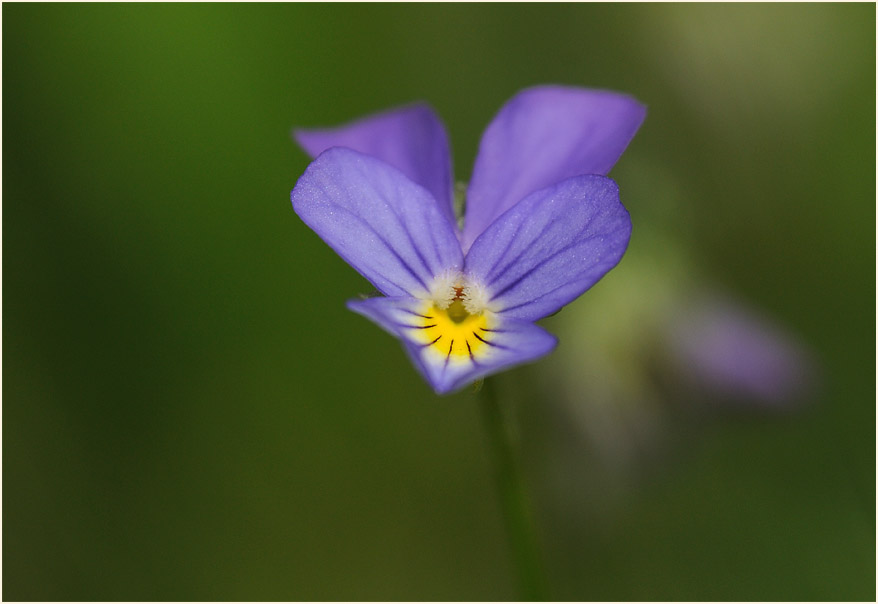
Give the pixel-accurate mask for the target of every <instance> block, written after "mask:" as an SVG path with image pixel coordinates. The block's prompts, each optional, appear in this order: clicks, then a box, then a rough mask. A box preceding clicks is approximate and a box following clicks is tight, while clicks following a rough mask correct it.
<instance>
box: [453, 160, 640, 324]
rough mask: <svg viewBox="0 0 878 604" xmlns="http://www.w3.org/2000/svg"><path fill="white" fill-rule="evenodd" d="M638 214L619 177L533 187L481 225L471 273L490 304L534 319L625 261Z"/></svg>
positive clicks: (471, 256) (470, 261)
mask: <svg viewBox="0 0 878 604" xmlns="http://www.w3.org/2000/svg"><path fill="white" fill-rule="evenodd" d="M630 235H631V219H630V218H629V216H628V211H627V210H626V209H625V207H624V206H623V205H622V204H621V202H620V201H619V189H618V187H617V186H616V183H615V182H613V181H612V180H611V179H609V178H607V177H605V176H596V175H586V176H575V177H573V178H569V179H567V180H565V181H562V182H560V183H558V184H557V185H554V186H552V187H548V188H545V189H541V190H539V191H537V192H536V193H532V194H531V195H528V196H527V197H526V198H525V199H523V200H522V201H521V202H520V203H518V204H517V205H516V206H514V207H513V208H512V209H511V210H509V211H508V212H506V213H505V214H503V216H501V217H500V218H499V219H498V220H496V221H495V222H494V223H492V224H491V226H490V227H488V229H487V230H486V231H485V232H484V233H482V234H481V235H480V236H479V238H478V239H476V241H475V243H473V246H472V248H471V249H470V251H469V253H468V254H467V256H466V269H465V271H466V273H467V274H469V275H471V276H472V277H473V278H474V279H475V280H476V281H478V282H480V283H481V284H482V285H483V286H484V287H485V289H486V290H487V297H488V300H489V302H488V305H489V308H491V309H492V310H495V311H497V312H500V313H503V314H504V315H506V316H510V317H515V318H518V319H524V320H526V321H535V320H537V319H540V318H542V317H545V316H547V315H550V314H552V313H553V312H556V311H557V310H559V309H560V308H561V307H562V306H564V305H565V304H567V303H568V302H571V301H572V300H574V299H575V298H577V297H579V295H580V294H582V293H583V292H584V291H585V290H587V289H588V288H590V287H591V286H592V285H594V284H595V283H597V281H598V280H599V279H600V278H601V277H603V276H604V275H605V274H606V273H607V271H609V270H610V269H611V268H613V267H614V266H616V264H618V262H619V260H621V259H622V254H624V253H625V249H626V248H627V247H628V239H629V237H630Z"/></svg>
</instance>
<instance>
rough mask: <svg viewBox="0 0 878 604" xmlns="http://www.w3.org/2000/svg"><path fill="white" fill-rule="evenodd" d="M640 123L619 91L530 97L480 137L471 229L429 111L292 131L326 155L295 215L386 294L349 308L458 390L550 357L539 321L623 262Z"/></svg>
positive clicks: (433, 377)
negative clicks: (628, 179)
mask: <svg viewBox="0 0 878 604" xmlns="http://www.w3.org/2000/svg"><path fill="white" fill-rule="evenodd" d="M644 116H645V108H644V106H643V105H641V104H640V103H638V102H637V101H635V100H634V99H632V98H631V97H628V96H625V95H621V94H617V93H613V92H608V91H601V90H587V89H581V88H572V87H562V86H539V87H535V88H530V89H526V90H523V91H522V92H520V93H518V94H517V95H515V96H514V97H513V98H512V99H510V100H509V101H508V102H507V103H506V104H505V105H504V106H503V107H502V108H501V109H500V112H499V113H498V114H497V115H496V116H495V117H494V119H493V120H492V121H491V123H490V124H489V125H488V128H487V130H486V131H485V133H484V134H483V136H482V140H481V144H480V146H479V153H478V156H477V158H476V162H475V166H474V168H473V173H472V179H471V181H470V183H469V187H468V189H467V192H466V210H465V215H464V217H463V218H464V219H463V225H462V228H461V229H459V228H458V226H457V225H458V220H457V217H456V216H455V211H454V193H453V191H454V189H453V182H454V180H453V178H452V169H451V155H450V151H449V146H448V138H447V135H446V133H445V129H444V127H443V126H442V123H441V122H440V120H439V118H438V117H437V116H436V114H435V113H434V112H433V111H432V109H431V108H430V107H428V106H427V105H424V104H416V105H411V106H407V107H402V108H397V109H393V110H390V111H388V112H386V113H382V114H378V115H373V116H370V117H366V118H364V119H361V120H359V121H356V122H353V123H350V124H348V125H345V126H341V127H339V128H335V129H328V130H310V129H309V130H296V131H295V132H294V136H295V139H296V141H297V142H298V143H299V144H300V145H301V146H302V148H304V149H305V151H306V152H308V153H309V154H310V155H311V156H312V157H316V159H315V160H314V161H313V162H312V163H311V164H310V165H309V166H308V168H307V170H305V173H304V174H303V175H302V176H301V178H299V181H298V182H297V183H296V186H295V188H294V189H293V191H292V194H291V197H292V202H293V208H294V209H295V211H296V213H297V214H298V215H299V216H300V217H301V219H302V220H303V221H304V222H305V224H307V225H308V226H309V227H311V228H312V229H313V230H314V231H315V232H316V233H317V234H318V235H319V236H320V237H321V238H322V239H323V240H324V241H325V242H326V243H327V244H329V246H330V247H331V248H332V249H334V250H335V251H336V252H337V253H338V254H339V255H340V256H341V257H342V258H344V259H345V260H346V261H347V262H348V264H350V265H351V266H352V267H354V268H355V269H356V270H357V271H358V272H359V273H360V274H361V275H363V276H364V277H365V278H366V279H368V280H369V281H370V282H371V283H372V284H373V285H374V286H375V287H376V288H377V289H378V290H379V291H380V292H381V293H382V294H384V296H385V297H376V298H369V299H365V300H352V301H349V302H348V308H350V309H351V310H353V311H354V312H357V313H359V314H362V315H364V316H365V317H367V318H369V319H371V320H372V321H374V322H375V323H377V324H378V325H379V326H380V327H382V328H383V329H385V330H386V331H388V332H389V333H390V334H392V335H393V336H395V337H397V338H399V339H400V340H401V341H402V343H403V346H404V347H405V350H406V352H407V353H408V355H409V357H410V358H411V360H412V362H413V363H414V364H415V366H416V367H417V368H418V370H419V371H420V372H421V373H422V374H423V376H424V377H425V378H426V380H427V381H428V382H429V383H430V385H431V386H432V387H433V389H434V390H435V391H436V392H437V393H440V394H442V393H446V392H450V391H452V390H455V389H457V388H460V387H461V386H463V385H465V384H467V383H469V382H471V381H473V380H476V379H478V378H480V377H484V376H486V375H488V374H492V373H495V372H497V371H500V370H502V369H506V368H508V367H511V366H513V365H517V364H520V363H524V362H528V361H533V360H535V359H537V358H539V357H541V356H543V355H545V354H548V353H549V352H551V351H552V349H554V347H555V345H556V344H557V340H556V339H555V337H554V336H553V335H551V334H549V333H548V332H546V331H545V330H543V329H542V328H541V327H539V326H537V325H535V324H534V322H535V321H537V320H538V319H541V318H543V317H545V316H547V315H550V314H552V313H555V312H557V311H558V310H559V309H560V308H561V307H562V306H564V305H565V304H567V303H568V302H571V301H572V300H574V299H575V298H577V297H578V296H579V295H580V294H582V293H583V292H585V291H586V290H587V289H589V288H590V287H591V286H592V285H594V284H595V283H596V282H597V281H598V280H599V279H600V278H601V277H602V276H603V275H604V274H606V273H607V271H609V270H610V269H612V268H613V267H614V266H616V264H617V263H618V262H619V260H620V259H621V258H622V254H623V253H624V252H625V249H626V247H627V245H628V239H629V236H630V233H631V221H630V219H629V216H628V212H627V211H626V209H625V207H624V206H623V205H622V204H621V202H620V201H619V190H618V187H617V186H616V183H615V182H613V181H612V180H611V179H609V178H607V177H606V176H605V175H606V174H607V173H608V172H609V170H610V168H612V167H613V164H615V163H616V160H618V158H619V156H620V155H621V154H622V152H623V151H624V149H625V147H626V146H627V145H628V143H629V142H630V141H631V139H632V137H633V136H634V133H635V132H636V131H637V128H638V127H639V126H640V124H641V122H642V121H643V119H644Z"/></svg>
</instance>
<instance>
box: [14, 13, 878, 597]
mask: <svg viewBox="0 0 878 604" xmlns="http://www.w3.org/2000/svg"><path fill="white" fill-rule="evenodd" d="M2 16H3V285H4V294H5V295H4V296H3V579H4V584H3V588H4V589H3V598H4V599H7V600H164V599H171V600H191V599H194V600H214V599H221V600H277V599H279V600H302V599H304V600H338V599H340V600H348V599H351V600H372V599H379V600H395V599H402V600H455V599H467V600H485V599H487V600H503V599H510V598H513V599H514V598H517V593H516V591H515V579H514V577H513V570H512V568H513V567H512V564H511V561H510V556H509V552H508V548H507V541H506V535H505V534H504V531H503V524H502V520H501V517H500V510H499V506H498V505H497V499H496V495H495V492H494V484H493V480H492V467H491V460H490V457H489V454H488V447H487V443H486V438H485V435H484V432H483V430H482V426H481V425H480V416H479V411H478V408H477V405H476V401H475V399H474V395H473V394H472V392H470V391H468V390H467V391H464V392H462V393H460V394H457V395H454V396H450V397H445V398H439V397H436V396H435V395H433V394H432V392H431V391H430V390H429V388H428V387H427V385H426V384H425V383H424V382H423V381H422V380H421V378H420V377H419V376H418V375H417V374H416V372H415V370H414V369H413V368H412V366H411V365H410V364H409V362H408V361H407V360H406V359H405V357H404V355H403V352H402V349H401V348H400V347H399V345H398V343H397V342H396V341H394V340H393V339H392V338H390V337H389V336H386V335H384V334H383V333H382V332H380V331H379V330H377V328H376V327H375V326H373V325H371V324H370V323H368V322H367V321H365V320H364V319H362V318H361V317H359V316H356V315H354V314H353V313H350V312H349V311H347V310H346V309H345V307H344V301H345V300H346V299H348V298H351V297H355V296H356V295H357V294H359V293H365V292H368V291H369V290H370V289H371V287H370V286H369V285H368V283H366V282H365V281H364V280H363V279H362V278H361V277H360V276H359V275H358V274H357V273H356V272H355V271H354V270H353V269H351V268H350V267H348V266H347V265H346V264H345V263H344V262H343V261H342V260H341V259H339V258H338V257H336V255H335V254H334V253H333V252H332V251H331V250H330V249H329V248H328V247H327V246H326V245H325V244H324V243H323V242H322V241H320V239H319V238H318V237H317V236H316V235H314V234H313V233H312V232H311V231H310V230H309V229H308V228H307V227H305V225H304V224H303V223H302V222H301V221H300V220H299V219H298V218H297V217H296V215H295V214H294V212H293V211H292V209H291V206H290V201H289V192H290V189H291V188H292V187H293V185H294V184H295V182H296V179H297V178H298V177H299V176H300V175H301V173H302V172H303V170H304V169H305V167H306V166H307V164H308V158H307V157H306V155H305V154H304V153H303V152H301V151H300V150H298V149H297V148H296V147H295V146H294V144H293V143H292V141H291V140H290V137H289V132H290V129H291V128H292V127H293V126H327V125H335V124H338V123H341V122H344V121H348V120H350V119H353V118H356V117H359V116H362V115H365V114H368V113H371V112H374V111H378V110H383V109H386V108H388V107H391V106H394V105H399V104H403V103H407V102H410V101H413V100H419V99H421V100H426V101H428V102H429V103H431V104H432V105H433V106H434V107H435V108H436V110H437V111H438V113H439V114H440V115H441V116H442V117H443V119H444V121H445V123H446V126H447V128H448V131H449V134H450V137H451V140H452V146H453V152H454V167H455V174H456V176H457V178H458V179H460V180H467V179H468V178H469V175H470V169H471V168H470V167H471V165H472V162H473V159H474V157H475V153H476V149H477V145H478V141H479V137H480V135H481V131H482V129H483V128H484V127H485V125H486V124H487V123H488V121H489V120H490V119H491V117H492V116H493V115H494V113H495V112H496V111H497V110H498V109H499V107H500V106H501V104H502V103H503V102H504V101H506V100H507V99H508V98H509V97H511V96H512V95H513V94H514V93H515V92H517V91H518V90H520V89H521V88H524V87H527V86H531V85H534V84H539V83H564V84H571V85H579V86H589V87H598V88H608V89H613V90H619V91H625V92H628V93H630V94H632V95H634V96H636V97H637V98H638V99H640V100H641V101H642V102H644V103H646V104H647V105H648V106H649V114H648V117H647V119H646V122H645V123H644V125H643V127H642V128H641V130H640V132H639V133H638V135H637V136H636V137H635V139H634V141H633V143H632V144H631V146H630V147H629V149H628V150H627V152H626V153H625V154H624V155H623V157H622V159H621V161H620V162H619V163H618V165H617V166H616V168H615V169H614V170H613V172H612V174H611V175H612V176H613V177H614V178H615V179H616V180H617V181H618V182H619V184H620V187H621V191H622V200H623V202H624V203H625V204H626V206H627V207H628V209H629V210H630V212H631V215H632V219H633V223H634V232H633V236H632V240H631V245H630V248H629V252H628V254H627V255H626V257H625V258H624V259H623V261H622V262H621V264H620V265H619V266H618V267H617V268H616V269H615V270H614V271H612V272H611V273H610V274H609V275H608V276H607V277H606V278H605V279H604V280H603V281H601V282H600V283H599V284H598V285H597V286H596V287H595V288H593V289H592V290H591V291H590V292H588V293H586V294H585V295H584V296H582V297H581V298H580V299H579V300H577V301H576V302H574V303H573V304H571V305H569V306H568V307H567V308H565V309H564V310H563V311H562V312H561V313H559V314H558V315H557V316H555V317H552V318H551V319H548V320H547V321H545V322H544V325H545V327H547V328H548V329H550V330H551V331H554V332H555V333H556V334H557V335H558V336H559V337H560V340H561V345H560V347H559V349H558V351H557V352H556V353H555V354H553V355H551V356H549V357H546V358H544V359H542V360H540V361H539V362H538V363H536V364H534V365H530V366H527V367H524V368H521V369H517V370H514V371H511V372H509V373H506V374H503V375H501V376H499V377H498V378H497V389H498V391H499V392H500V393H501V394H503V396H504V401H505V404H506V405H507V410H508V413H509V415H510V417H511V418H512V419H513V420H514V422H515V424H514V425H515V427H516V434H517V436H518V439H519V442H520V445H521V451H522V456H523V461H524V465H525V468H526V471H527V474H526V476H527V480H528V484H529V485H530V487H531V492H532V498H533V502H534V508H535V514H536V517H537V519H538V522H539V526H540V538H541V540H542V543H543V546H544V549H545V554H546V559H547V567H548V569H549V576H550V580H551V584H552V588H553V592H552V595H553V597H555V598H558V599H574V600H580V599H584V600H590V599H598V600H625V599H637V600H667V599H683V600H702V599H705V600H711V599H720V600H749V599H758V600H815V599H816V600H848V599H854V600H874V598H875V529H876V526H875V373H874V368H875V360H876V359H875V347H874V344H875V340H874V334H875V322H874V317H875V314H874V313H873V311H874V302H875V281H873V274H874V272H875V255H874V250H875V230H874V224H875V6H874V5H871V4H857V5H838V4H832V5H829V4H808V5H796V4H782V5H749V4H748V5H691V4H687V5H668V4H664V5H649V6H645V5H631V4H626V5H607V4H599V5H598V4H577V5H573V4H565V5H539V6H537V5H496V4H482V5H400V4H393V5H338V4H335V5H314V4H309V5H279V4H262V5H229V4H222V5H210V4H197V5H166V4H151V5H141V4H121V5H106V4H64V5H59V4H5V5H4V6H3V12H2ZM717 292H719V293H717ZM702 294H703V295H705V296H707V298H709V299H711V300H716V299H720V300H731V301H733V302H729V304H732V305H734V307H735V308H738V307H740V308H744V309H746V311H744V312H745V313H746V316H748V317H749V316H753V317H757V316H758V317H761V319H760V321H762V322H761V323H759V325H764V326H770V327H764V328H756V332H757V335H759V334H762V333H769V332H770V333H771V334H774V333H775V330H776V333H777V334H778V335H777V338H779V339H781V340H783V341H784V342H786V344H785V346H787V347H788V348H789V349H791V350H795V351H796V355H798V357H797V358H799V359H800V360H801V362H802V365H800V368H801V367H805V369H803V370H801V371H800V372H799V373H802V372H804V373H805V374H806V377H807V379H806V380H804V382H803V381H802V380H801V379H799V378H801V377H802V376H801V375H799V376H798V377H797V378H796V380H798V381H796V384H795V386H796V391H795V395H794V396H793V395H790V396H788V397H786V398H784V400H783V401H782V402H781V403H777V401H768V400H763V399H764V398H765V397H762V398H760V396H758V395H757V396H748V395H747V393H743V395H741V393H737V394H735V395H729V393H727V392H722V393H721V392H719V391H718V390H716V389H712V387H711V386H710V385H707V386H705V385H704V384H701V385H692V384H684V382H685V379H684V378H685V373H686V371H687V369H686V368H687V367H689V365H687V364H686V362H683V363H682V365H681V364H679V363H677V364H676V365H675V364H674V362H673V361H674V352H673V350H674V348H673V346H672V344H673V342H675V341H676V340H675V338H676V335H675V334H681V333H684V331H685V329H686V327H685V326H686V325H687V323H689V322H687V321H686V320H685V319H686V317H687V316H691V315H689V311H688V310H687V309H688V308H689V306H688V305H689V304H690V303H693V301H696V302H697V300H699V299H701V298H700V297H701V296H702ZM717 296H719V298H717ZM681 312H682V313H683V321H682V325H683V326H682V327H680V326H679V325H680V323H675V321H680V313H681ZM770 337H774V336H773V335H771V336H770ZM672 367H676V369H673V368H672ZM680 367H682V368H683V369H682V370H680Z"/></svg>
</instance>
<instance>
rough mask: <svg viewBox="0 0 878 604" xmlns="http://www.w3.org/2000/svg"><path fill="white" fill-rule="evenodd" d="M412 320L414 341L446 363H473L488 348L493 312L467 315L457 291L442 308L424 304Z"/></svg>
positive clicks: (427, 303) (427, 302)
mask: <svg viewBox="0 0 878 604" xmlns="http://www.w3.org/2000/svg"><path fill="white" fill-rule="evenodd" d="M414 319H415V320H414V322H413V325H412V327H415V328H416V333H413V334H412V335H413V337H414V338H415V340H416V341H419V342H420V343H422V344H423V345H424V346H425V347H428V348H429V349H430V350H431V351H432V352H434V353H436V354H441V355H442V356H443V357H446V358H447V359H448V360H462V359H469V360H477V359H478V357H479V355H481V354H484V352H485V349H486V348H488V347H489V346H491V331H492V326H493V324H494V323H495V321H494V320H493V313H491V312H490V311H483V312H479V313H471V312H469V311H468V310H467V309H466V306H465V304H464V300H463V299H462V298H461V294H460V292H459V291H458V293H457V295H456V296H455V297H454V299H453V300H452V301H451V303H450V304H448V305H447V307H446V308H440V307H439V305H438V304H436V303H435V302H434V301H425V302H424V304H423V306H422V308H421V312H420V313H418V314H417V315H416V316H415V317H414ZM413 331H414V330H413Z"/></svg>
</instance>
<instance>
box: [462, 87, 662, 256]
mask: <svg viewBox="0 0 878 604" xmlns="http://www.w3.org/2000/svg"><path fill="white" fill-rule="evenodd" d="M645 117H646V107H645V106H644V105H642V104H640V103H638V102H637V101H636V100H634V99H633V98H631V97H629V96H626V95H623V94H618V93H615V92H609V91H605V90H589V89H585V88H572V87H564V86H539V87H536V88H529V89H527V90H524V91H522V92H520V93H518V94H517V95H515V96H514V97H512V99H511V100H509V101H508V102H507V103H506V104H505V105H504V106H503V108H502V109H500V112H499V113H498V114H497V116H496V117H495V118H494V119H493V120H492V121H491V123H490V125H489V126H488V128H487V130H485V133H484V135H482V141H481V143H480V146H479V154H478V156H477V158H476V163H475V166H474V168H473V175H472V179H471V181H470V185H469V191H468V193H467V206H466V220H465V222H464V228H463V245H464V248H463V249H464V251H466V250H467V249H469V246H470V245H471V244H472V243H473V241H475V239H476V237H478V236H479V234H480V233H481V232H482V231H484V230H485V229H486V228H487V227H488V225H489V224H491V223H492V222H493V221H494V220H496V219H497V218H498V217H499V216H500V215H501V214H502V213H503V212H505V211H506V210H508V209H509V208H511V207H512V206H513V205H515V204H516V203H518V202H519V201H521V200H522V199H524V197H525V196H527V195H528V194H530V193H533V192H534V191H536V190H538V189H542V188H543V187H547V186H549V185H551V184H554V183H556V182H559V181H561V180H564V179H565V178H570V177H571V176H578V175H580V174H601V175H606V174H607V173H609V171H610V169H611V168H612V167H613V165H614V164H615V163H616V161H617V160H618V159H619V157H620V156H621V155H622V152H623V151H624V150H625V147H627V146H628V143H629V142H631V139H632V138H633V137H634V133H635V132H637V129H638V128H639V127H640V124H641V123H642V122H643V119H644V118H645Z"/></svg>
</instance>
